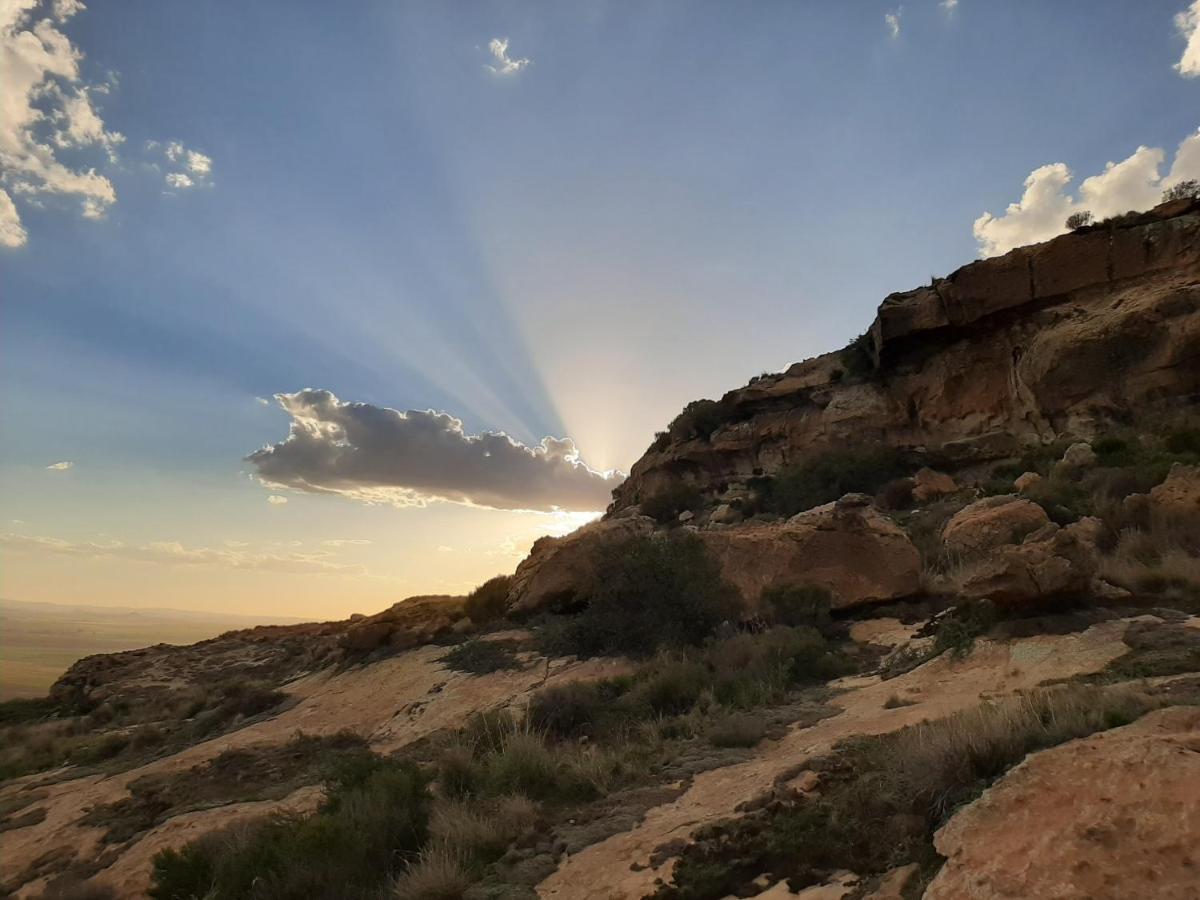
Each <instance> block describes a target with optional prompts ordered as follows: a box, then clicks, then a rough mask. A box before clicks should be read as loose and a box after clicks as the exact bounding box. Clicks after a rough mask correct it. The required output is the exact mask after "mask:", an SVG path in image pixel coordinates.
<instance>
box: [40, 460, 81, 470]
mask: <svg viewBox="0 0 1200 900" xmlns="http://www.w3.org/2000/svg"><path fill="white" fill-rule="evenodd" d="M46 468H47V469H49V470H50V471H51V472H65V471H66V470H67V469H73V468H75V463H73V462H71V461H70V460H69V459H64V460H63V461H62V462H56V463H50V465H48V466H46Z"/></svg>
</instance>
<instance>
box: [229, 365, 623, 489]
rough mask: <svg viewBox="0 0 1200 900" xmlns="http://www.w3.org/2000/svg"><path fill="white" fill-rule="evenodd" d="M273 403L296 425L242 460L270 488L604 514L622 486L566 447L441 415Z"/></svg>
mask: <svg viewBox="0 0 1200 900" xmlns="http://www.w3.org/2000/svg"><path fill="white" fill-rule="evenodd" d="M275 399H276V400H277V401H278V402H279V405H280V406H281V407H282V408H283V409H284V410H285V411H286V412H287V413H288V414H289V415H291V417H292V422H291V426H290V429H289V433H288V436H287V438H286V439H285V440H283V441H280V442H278V443H276V444H273V445H271V446H269V447H264V448H263V449H262V450H258V451H256V452H255V453H252V454H250V455H249V456H248V457H246V461H247V462H249V463H251V464H252V465H254V466H255V468H256V469H257V471H258V476H259V479H260V480H261V481H262V483H263V484H264V485H267V486H268V487H279V488H284V487H286V488H291V489H293V490H299V491H308V492H311V493H327V494H341V495H343V496H346V497H351V498H353V499H356V500H362V501H365V502H368V503H391V504H394V505H396V506H425V505H427V504H428V503H430V502H432V501H436V500H444V501H450V502H453V503H465V504H469V505H474V506H487V507H493V508H497V509H515V510H520V509H525V510H541V511H549V510H554V509H567V510H600V509H604V508H605V507H606V506H607V505H608V502H609V499H610V495H611V493H612V489H613V488H614V487H616V486H617V485H618V484H619V483H620V481H621V478H622V476H621V475H619V474H618V473H615V472H597V471H595V470H593V469H590V468H588V466H587V465H586V464H585V463H584V462H583V461H582V460H581V459H580V457H579V451H578V450H577V449H576V447H575V443H574V442H573V441H572V440H571V439H570V438H561V439H559V438H552V437H546V438H542V441H541V443H540V444H539V445H537V446H535V447H528V446H526V445H524V444H522V443H519V442H517V441H515V440H513V439H512V438H510V437H509V436H508V435H506V434H503V433H495V432H492V433H487V434H479V435H470V434H467V433H466V432H465V431H464V430H463V423H462V422H461V421H460V420H458V419H456V418H454V417H453V416H451V415H449V414H447V413H444V412H436V411H434V410H425V411H419V410H409V411H408V412H399V411H398V410H394V409H388V408H386V407H378V406H372V405H370V404H368V403H344V402H342V401H341V400H339V399H338V398H337V397H335V396H334V395H333V394H332V393H330V392H329V391H321V390H314V389H311V388H310V389H307V390H303V391H298V392H296V393H294V394H276V395H275Z"/></svg>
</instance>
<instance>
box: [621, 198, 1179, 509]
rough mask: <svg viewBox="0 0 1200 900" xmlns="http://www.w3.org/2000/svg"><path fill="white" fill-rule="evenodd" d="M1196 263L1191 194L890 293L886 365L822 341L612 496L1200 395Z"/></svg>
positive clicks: (992, 455) (1000, 449)
mask: <svg viewBox="0 0 1200 900" xmlns="http://www.w3.org/2000/svg"><path fill="white" fill-rule="evenodd" d="M1198 276H1200V202H1193V201H1188V202H1185V203H1176V204H1169V205H1163V206H1160V207H1158V208H1157V209H1155V210H1152V211H1150V212H1149V213H1145V214H1139V215H1134V216H1130V217H1123V218H1122V219H1121V220H1120V221H1118V222H1115V223H1112V224H1111V225H1106V226H1105V227H1104V228H1103V229H1098V230H1092V231H1086V230H1085V231H1081V232H1078V233H1073V234H1068V235H1064V236H1062V237H1059V238H1056V239H1055V240H1053V241H1050V242H1049V243H1046V244H1042V245H1038V246H1036V247H1025V248H1020V249H1018V250H1014V251H1012V252H1011V253H1009V254H1006V255H1005V256H1002V257H998V258H994V259H988V260H982V261H979V262H975V263H971V264H970V265H968V266H964V267H963V268H962V269H959V270H958V271H957V272H955V273H953V274H952V275H951V276H949V277H948V278H944V279H937V280H935V281H934V283H933V284H932V285H931V286H928V287H923V288H919V289H917V290H915V291H908V292H905V293H901V294H893V295H891V296H889V297H888V298H887V299H886V300H884V302H883V304H882V305H881V306H880V308H879V315H878V317H877V318H876V321H875V323H874V325H873V326H872V328H871V335H872V342H873V343H874V345H875V347H874V355H875V357H876V359H877V360H878V361H879V364H880V366H881V373H882V374H883V375H884V376H885V377H882V378H876V379H866V380H862V379H855V378H849V377H846V375H845V364H844V362H843V361H842V359H841V357H840V355H839V354H837V353H830V354H826V355H824V356H821V357H817V358H815V359H811V360H808V361H806V362H802V363H797V364H796V365H793V366H792V367H790V368H789V369H788V370H787V371H786V372H785V373H784V374H783V375H781V376H779V377H777V378H772V379H769V380H760V381H758V382H756V383H755V384H753V385H750V386H748V387H745V388H741V389H739V390H735V391H731V392H729V393H728V394H726V395H725V397H724V398H723V403H724V405H725V406H726V407H727V408H728V409H729V410H730V417H729V424H727V425H725V426H723V427H720V428H718V429H716V430H715V431H714V432H713V433H712V435H711V436H710V438H709V439H707V440H705V439H690V440H669V441H667V442H665V443H662V444H657V445H656V446H655V447H654V448H652V449H651V450H650V451H648V452H647V453H646V454H645V455H644V456H643V457H642V459H641V460H639V461H638V462H637V463H636V464H635V465H634V466H633V468H632V471H631V474H630V477H629V478H628V479H627V480H626V481H625V482H624V483H623V484H622V485H621V487H620V488H618V490H617V491H616V494H615V499H614V503H613V506H612V509H613V510H614V511H615V510H619V509H623V508H626V507H629V506H632V505H634V504H636V503H638V502H639V501H640V500H641V499H642V498H643V497H645V496H649V495H651V494H653V493H655V492H657V491H659V490H661V489H663V488H664V487H668V486H670V485H671V484H673V483H674V482H675V481H676V480H677V478H678V473H680V472H687V473H688V478H689V480H690V481H691V482H692V483H693V484H695V485H696V486H697V487H699V488H700V489H701V490H704V491H705V492H706V493H709V494H710V495H713V496H716V495H718V494H719V493H720V492H721V490H722V489H723V486H724V485H727V484H730V483H734V482H745V481H747V480H748V479H751V478H753V477H755V476H758V475H764V474H765V475H770V474H773V473H775V472H777V471H778V470H779V469H781V468H782V467H785V466H789V465H793V464H796V463H800V462H804V461H806V460H807V459H809V458H811V457H812V456H814V455H816V454H819V453H826V452H830V451H833V452H838V451H843V450H846V449H848V448H849V449H853V448H854V447H861V446H863V445H867V444H872V443H885V444H888V445H891V446H896V447H901V448H905V449H909V450H912V451H913V452H914V453H920V452H926V453H928V454H930V456H931V458H935V457H940V458H943V459H946V460H947V461H948V463H950V464H963V463H968V462H974V461H989V460H995V459H1000V458H1005V457H1011V456H1014V455H1017V454H1018V453H1019V452H1020V451H1021V448H1022V446H1023V445H1026V444H1041V443H1043V442H1045V441H1048V440H1052V439H1057V438H1061V437H1073V438H1091V437H1093V436H1095V435H1096V434H1097V433H1099V432H1101V431H1102V430H1103V429H1104V427H1105V424H1106V423H1107V422H1109V421H1114V420H1117V419H1119V418H1121V417H1122V416H1124V415H1127V414H1130V413H1133V412H1140V411H1142V410H1144V409H1145V408H1146V406H1147V404H1149V403H1152V402H1160V400H1162V399H1163V398H1165V399H1166V400H1170V399H1171V398H1182V397H1187V396H1188V395H1191V394H1195V393H1197V392H1200V366H1196V365H1195V359H1196V358H1197V355H1198V354H1200V277H1198ZM835 373H840V374H836V375H835Z"/></svg>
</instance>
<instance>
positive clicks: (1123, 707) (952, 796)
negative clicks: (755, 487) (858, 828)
mask: <svg viewBox="0 0 1200 900" xmlns="http://www.w3.org/2000/svg"><path fill="white" fill-rule="evenodd" d="M1153 705H1154V704H1153V702H1152V701H1151V700H1150V699H1149V698H1148V697H1147V696H1146V695H1145V694H1142V693H1139V692H1137V691H1135V690H1132V689H1129V688H1121V687H1113V688H1101V687H1095V686H1091V685H1068V686H1065V687H1062V688H1052V689H1044V690H1037V691H1032V692H1030V693H1028V694H1022V695H1019V696H1016V697H1012V698H1008V699H1005V700H1002V701H1000V702H997V703H985V704H982V705H980V706H977V707H975V708H973V709H969V710H966V711H964V712H960V713H957V714H955V715H953V716H950V717H949V718H946V719H939V720H935V721H932V722H922V723H921V724H919V725H915V726H912V727H910V728H906V729H903V730H902V731H900V732H897V733H896V734H895V735H893V736H892V737H891V739H890V740H888V741H886V742H883V743H881V744H880V745H879V748H878V749H879V750H881V751H883V752H885V753H886V756H887V759H885V760H884V759H881V760H878V761H876V766H875V767H877V768H885V769H890V770H891V772H892V773H893V776H894V777H895V778H896V779H897V781H898V782H899V783H901V784H902V785H903V789H904V791H905V792H906V793H907V794H909V795H910V796H912V797H914V798H918V799H919V800H920V801H921V802H922V803H923V804H928V807H929V809H930V810H931V811H932V812H933V813H934V814H935V816H936V817H937V818H940V817H942V816H944V815H945V814H946V813H947V812H948V811H949V810H950V809H952V808H953V807H954V806H955V805H956V804H958V803H960V802H962V801H963V800H964V799H966V797H967V795H968V794H969V792H970V791H971V790H973V788H974V786H975V785H976V784H977V783H978V782H979V781H980V780H987V779H991V778H995V777H996V776H998V775H1000V774H1001V773H1003V772H1004V771H1005V770H1007V769H1008V768H1009V767H1011V766H1013V765H1015V764H1016V763H1018V762H1020V760H1021V759H1022V758H1023V757H1024V756H1025V754H1026V753H1029V752H1030V751H1032V750H1037V749H1041V748H1044V747H1052V746H1054V745H1056V744H1061V743H1062V742H1064V741H1069V740H1072V739H1074V738H1077V737H1083V736H1085V735H1089V734H1092V733H1093V732H1096V731H1103V730H1105V729H1108V728H1113V727H1116V726H1118V725H1124V724H1128V723H1129V722H1132V721H1133V720H1134V719H1136V718H1137V717H1138V716H1140V715H1142V714H1143V713H1145V712H1146V711H1148V710H1149V709H1151V708H1152V707H1153Z"/></svg>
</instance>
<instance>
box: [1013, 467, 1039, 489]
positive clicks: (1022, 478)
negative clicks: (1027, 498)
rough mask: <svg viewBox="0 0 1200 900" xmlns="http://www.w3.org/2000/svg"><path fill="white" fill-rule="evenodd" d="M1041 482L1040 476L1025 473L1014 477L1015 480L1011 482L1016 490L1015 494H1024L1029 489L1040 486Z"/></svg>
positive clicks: (1034, 473) (1035, 473) (1033, 473)
mask: <svg viewBox="0 0 1200 900" xmlns="http://www.w3.org/2000/svg"><path fill="white" fill-rule="evenodd" d="M1041 482H1042V476H1041V475H1039V474H1038V473H1037V472H1025V473H1024V474H1022V475H1018V476H1017V477H1016V479H1015V480H1014V481H1013V488H1014V489H1016V491H1017V493H1019V494H1024V493H1025V492H1026V491H1028V490H1029V489H1030V488H1032V487H1034V486H1036V485H1038V484H1041Z"/></svg>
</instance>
